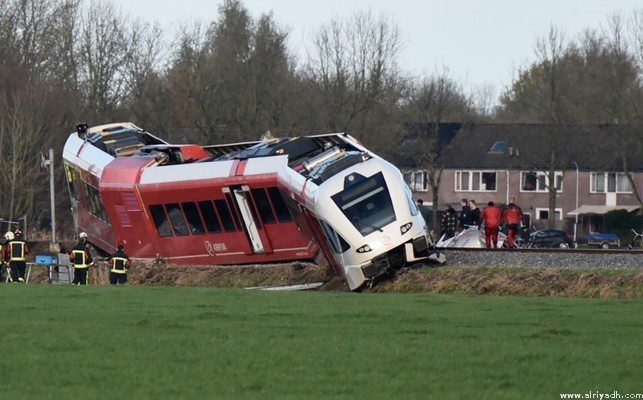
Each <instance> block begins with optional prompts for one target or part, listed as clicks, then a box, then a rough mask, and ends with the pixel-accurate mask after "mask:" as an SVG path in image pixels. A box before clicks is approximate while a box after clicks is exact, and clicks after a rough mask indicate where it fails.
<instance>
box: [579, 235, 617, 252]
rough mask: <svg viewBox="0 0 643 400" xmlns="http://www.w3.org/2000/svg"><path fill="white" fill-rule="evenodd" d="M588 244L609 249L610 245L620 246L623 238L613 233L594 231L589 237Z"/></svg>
mask: <svg viewBox="0 0 643 400" xmlns="http://www.w3.org/2000/svg"><path fill="white" fill-rule="evenodd" d="M587 244H588V245H590V246H598V247H600V248H601V249H609V248H610V247H618V246H620V245H621V239H620V238H619V237H618V235H615V234H613V233H592V234H591V235H589V236H588V237H587Z"/></svg>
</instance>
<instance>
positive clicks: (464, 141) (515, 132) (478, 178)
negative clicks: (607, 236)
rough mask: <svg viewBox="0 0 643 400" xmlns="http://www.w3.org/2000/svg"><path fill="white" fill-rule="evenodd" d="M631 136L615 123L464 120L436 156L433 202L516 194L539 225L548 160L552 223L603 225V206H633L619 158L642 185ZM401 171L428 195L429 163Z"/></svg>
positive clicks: (502, 200)
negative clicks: (437, 168) (438, 177)
mask: <svg viewBox="0 0 643 400" xmlns="http://www.w3.org/2000/svg"><path fill="white" fill-rule="evenodd" d="M630 138H633V134H631V133H629V132H628V131H627V130H626V129H625V128H623V127H619V126H616V125H610V126H554V127H552V126H546V125H539V124H477V125H467V126H465V125H462V126H461V127H460V130H459V131H458V133H457V134H456V135H455V136H454V137H453V139H452V140H451V141H450V143H449V146H448V151H447V150H445V151H443V152H442V153H441V154H440V156H439V161H438V162H437V164H439V166H440V167H442V175H441V181H440V184H439V189H438V195H439V196H438V198H439V203H440V204H438V208H439V209H440V210H443V209H444V208H445V207H446V205H452V206H454V208H456V209H459V207H460V206H459V205H460V200H461V199H463V198H467V199H475V200H476V201H477V203H478V206H479V207H481V208H482V207H484V205H486V203H487V202H488V201H494V202H495V203H496V204H501V205H502V204H506V203H507V202H508V200H509V196H511V195H514V196H516V203H517V204H518V205H519V206H521V207H522V209H523V212H524V213H525V214H526V215H527V216H528V219H529V221H530V223H531V225H533V226H535V227H537V228H543V227H545V226H546V225H547V219H548V217H549V193H548V182H549V181H548V175H549V172H548V171H549V166H550V165H553V167H554V168H553V169H554V180H553V182H554V184H555V185H556V206H555V211H554V212H555V220H556V227H557V228H560V229H565V230H567V231H568V232H574V226H575V225H576V223H577V225H576V231H577V234H578V236H579V237H584V236H586V235H587V234H589V233H590V232H598V231H601V230H602V229H603V215H604V214H606V213H607V212H609V211H611V210H616V209H624V210H626V211H628V212H634V211H637V210H638V209H639V202H638V199H637V196H636V193H634V191H633V187H632V185H631V184H630V181H629V180H628V178H627V176H626V174H625V173H624V171H625V168H624V165H625V164H624V162H627V167H628V171H629V172H630V173H631V175H632V178H633V181H634V183H635V187H636V188H638V190H639V192H640V191H641V190H642V189H643V150H642V149H641V144H640V143H638V142H637V141H634V140H632V141H631V143H630ZM623 155H625V156H626V157H625V158H624V157H623ZM402 170H403V171H404V175H405V177H406V179H407V182H408V183H409V185H410V186H411V188H412V189H413V191H414V195H415V196H416V198H422V199H423V200H424V201H425V203H427V202H431V200H432V197H433V195H432V190H431V188H430V187H429V185H428V182H427V173H428V172H427V171H429V170H430V168H428V167H427V168H423V167H422V166H416V167H406V168H404V167H402Z"/></svg>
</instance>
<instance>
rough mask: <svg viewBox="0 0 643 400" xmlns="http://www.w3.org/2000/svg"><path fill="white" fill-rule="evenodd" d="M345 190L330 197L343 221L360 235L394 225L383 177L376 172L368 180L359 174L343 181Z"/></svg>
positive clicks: (389, 199)
mask: <svg viewBox="0 0 643 400" xmlns="http://www.w3.org/2000/svg"><path fill="white" fill-rule="evenodd" d="M344 188H345V189H344V190H343V191H341V192H339V193H337V194H335V195H334V196H332V199H333V201H334V202H335V204H337V207H339V209H340V210H342V212H343V213H344V215H345V216H346V218H348V220H349V221H351V223H352V224H353V226H354V227H355V228H356V229H357V230H358V231H359V232H360V233H361V234H362V235H363V236H366V235H369V234H371V233H373V232H375V231H380V232H382V228H384V227H385V226H387V225H388V224H390V223H391V222H394V221H395V220H396V218H395V211H394V210H393V203H392V201H391V196H390V195H389V191H388V187H387V186H386V181H385V180H384V175H383V174H382V173H381V172H379V173H377V174H375V175H373V176H371V177H369V178H365V177H363V176H361V175H359V174H355V173H354V174H351V175H349V176H347V177H346V181H345V184H344Z"/></svg>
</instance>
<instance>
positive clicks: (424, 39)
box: [113, 0, 643, 92]
mask: <svg viewBox="0 0 643 400" xmlns="http://www.w3.org/2000/svg"><path fill="white" fill-rule="evenodd" d="M113 2H114V3H115V4H116V5H117V6H119V7H120V8H121V9H122V10H123V11H124V12H126V13H128V14H131V15H132V16H133V17H138V18H141V19H143V20H145V21H149V22H152V21H159V22H160V23H162V24H163V25H164V26H165V27H167V29H168V30H169V31H172V30H173V29H176V28H178V26H179V25H180V24H186V23H189V22H190V21H193V20H200V21H206V22H209V21H212V20H214V19H215V18H216V17H217V15H218V7H219V6H220V4H222V3H223V0H181V1H176V0H113ZM242 3H243V4H244V6H245V7H246V8H248V9H249V10H250V12H251V13H252V15H253V16H254V17H258V16H259V15H260V14H261V13H263V12H269V11H272V12H273V16H274V19H275V20H276V21H277V22H278V23H279V24H280V25H282V26H284V27H288V28H289V29H290V30H291V33H290V48H291V50H293V51H294V52H295V53H296V54H298V55H299V56H300V57H304V56H305V51H306V43H310V41H311V37H312V36H313V35H314V33H315V31H316V30H317V29H318V28H319V27H320V26H322V25H324V24H327V23H328V22H329V21H331V20H332V19H333V18H340V19H346V18H348V17H350V16H351V15H353V14H354V13H355V12H356V11H367V10H370V11H372V12H373V13H374V14H375V15H380V14H384V15H386V16H388V17H390V18H391V19H392V21H394V22H396V23H397V24H398V27H399V29H400V33H401V37H402V41H403V43H404V49H403V51H402V53H401V56H400V64H401V66H402V67H403V69H404V70H406V71H408V72H411V73H417V74H419V73H426V74H430V73H432V72H433V71H435V70H436V68H438V69H440V70H442V69H443V68H444V67H446V68H448V70H449V72H450V74H451V76H452V77H453V78H454V79H456V80H457V81H459V82H461V83H463V84H464V85H465V86H466V87H477V86H481V85H492V86H493V87H494V88H495V89H496V91H497V92H500V91H501V90H502V88H503V87H505V86H506V85H508V84H509V83H510V82H511V80H512V77H513V76H514V73H515V72H516V71H517V69H518V67H520V66H523V65H526V64H528V63H529V62H530V61H531V60H533V58H534V45H535V43H536V40H537V39H538V38H539V37H543V36H544V35H546V34H547V32H548V31H549V29H550V27H551V26H555V27H557V28H560V29H561V30H562V31H563V32H564V33H565V34H566V35H567V36H568V37H570V38H573V37H575V36H576V35H578V34H579V33H580V32H582V31H583V30H584V29H586V28H596V29H599V28H600V27H601V25H603V26H604V25H605V24H606V21H607V19H608V17H609V16H610V15H612V14H614V13H621V14H623V15H624V16H626V17H629V16H631V15H632V14H633V13H634V11H636V10H638V11H643V2H642V1H641V0H538V1H522V0H460V1H458V0H370V1H366V0H324V1H319V0H315V1H310V0H242Z"/></svg>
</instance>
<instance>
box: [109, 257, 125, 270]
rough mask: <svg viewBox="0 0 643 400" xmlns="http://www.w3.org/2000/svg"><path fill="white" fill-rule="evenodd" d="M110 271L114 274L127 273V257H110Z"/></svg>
mask: <svg viewBox="0 0 643 400" xmlns="http://www.w3.org/2000/svg"><path fill="white" fill-rule="evenodd" d="M111 271H112V272H113V273H115V274H126V273H127V258H124V257H112V269H111Z"/></svg>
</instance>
